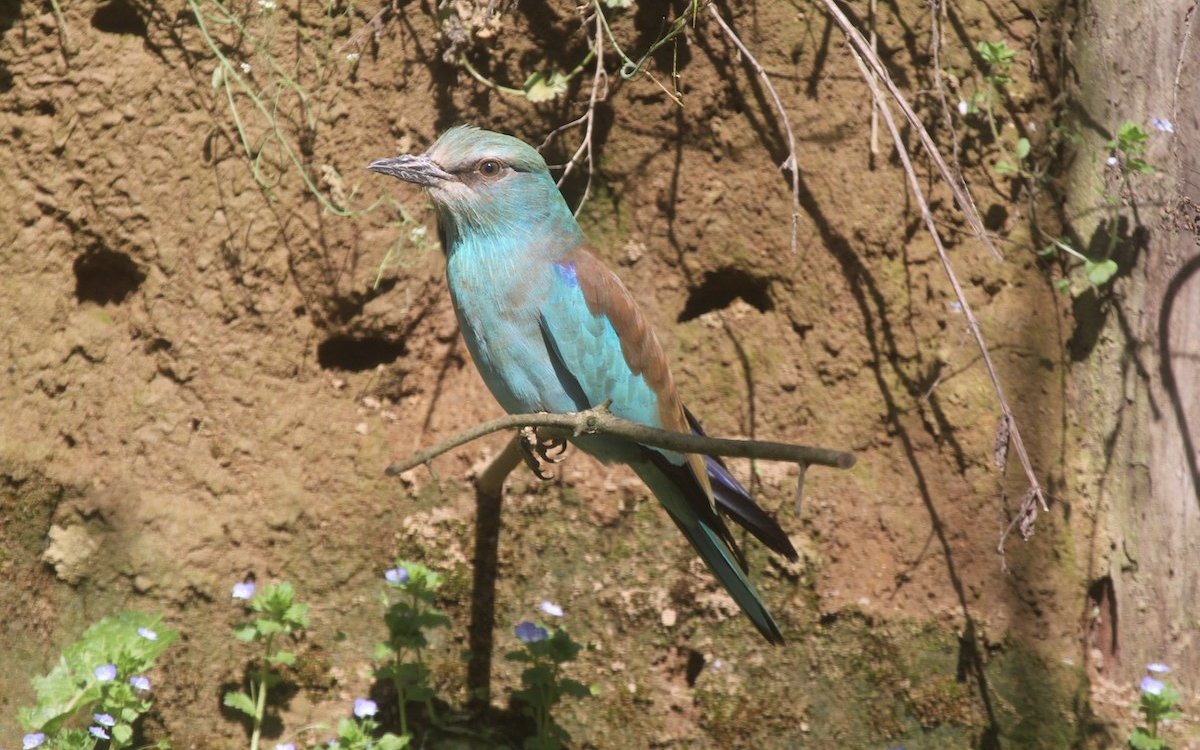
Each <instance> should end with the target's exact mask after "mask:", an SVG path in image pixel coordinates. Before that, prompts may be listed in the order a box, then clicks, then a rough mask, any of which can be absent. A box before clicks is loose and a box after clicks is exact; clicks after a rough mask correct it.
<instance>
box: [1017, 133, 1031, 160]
mask: <svg viewBox="0 0 1200 750" xmlns="http://www.w3.org/2000/svg"><path fill="white" fill-rule="evenodd" d="M1029 149H1030V145H1029V139H1028V138H1018V139H1017V158H1018V159H1024V158H1025V157H1026V156H1029Z"/></svg>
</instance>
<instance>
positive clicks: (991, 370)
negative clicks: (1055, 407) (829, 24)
mask: <svg viewBox="0 0 1200 750" xmlns="http://www.w3.org/2000/svg"><path fill="white" fill-rule="evenodd" d="M852 52H853V51H852ZM853 54H854V61H855V62H856V63H858V67H859V70H861V71H862V76H863V79H864V80H866V82H867V85H868V86H870V87H871V96H872V97H874V99H875V103H876V104H878V105H879V109H880V112H882V113H883V120H884V122H885V123H886V124H887V128H888V131H889V132H890V133H891V135H892V141H893V142H894V143H895V144H896V152H897V154H898V155H899V156H900V163H901V164H902V165H903V167H904V173H905V174H906V175H907V176H908V182H909V184H910V185H911V186H912V190H913V193H914V195H915V197H916V199H917V205H918V206H919V207H920V209H921V218H922V219H924V221H925V226H926V228H927V229H928V230H929V234H930V235H931V236H932V237H933V244H934V247H935V248H937V253H938V259H939V260H941V262H942V268H943V269H945V271H946V276H947V277H948V278H949V279H950V286H951V287H953V289H954V295H955V296H956V297H957V298H958V303H959V304H960V305H962V311H963V314H964V315H965V316H966V318H967V326H968V327H969V328H970V330H971V333H972V335H974V337H975V343H976V344H977V345H978V346H979V353H980V354H981V355H982V356H983V364H984V366H985V367H986V368H987V373H988V377H989V378H991V380H992V387H993V388H995V390H996V398H997V400H999V402H1000V412H1001V418H1002V419H1003V420H1004V421H1005V422H1007V429H1008V431H1009V437H1010V438H1011V439H1012V445H1013V448H1015V449H1016V451H1017V456H1018V458H1020V459H1021V466H1022V467H1023V468H1024V469H1025V477H1026V479H1028V481H1029V490H1028V491H1027V492H1026V493H1025V497H1024V498H1023V499H1022V501H1021V508H1020V510H1019V511H1018V513H1017V518H1016V519H1015V520H1014V522H1013V523H1014V524H1015V523H1017V522H1018V521H1020V527H1021V535H1022V536H1023V537H1024V538H1026V539H1028V538H1029V536H1030V534H1032V532H1033V519H1035V518H1036V517H1037V504H1036V503H1037V502H1038V501H1040V502H1041V506H1042V509H1043V510H1049V508H1048V507H1047V505H1046V496H1045V493H1044V492H1043V491H1042V486H1041V484H1040V483H1039V482H1038V479H1037V475H1036V474H1034V471H1033V464H1032V463H1031V462H1030V460H1029V454H1028V453H1027V452H1026V450H1025V443H1024V441H1022V440H1021V431H1020V430H1018V429H1017V420H1016V417H1014V416H1013V412H1012V408H1011V407H1009V405H1008V399H1007V398H1006V397H1005V395H1004V388H1003V387H1002V386H1001V385H1000V376H999V375H997V374H996V367H995V365H993V364H992V357H991V355H990V354H989V353H988V348H987V343H986V342H985V341H984V340H983V332H982V329H981V328H980V326H979V321H978V320H976V318H975V313H974V311H972V310H971V305H970V303H968V302H967V296H966V294H965V293H964V292H963V289H962V285H961V284H959V283H958V276H957V274H955V273H954V267H953V266H952V265H950V256H949V255H947V254H946V247H945V246H944V245H943V244H942V238H941V235H940V234H939V233H938V229H937V224H936V223H935V222H934V220H933V213H932V212H931V211H930V210H929V204H928V203H926V202H925V194H924V193H923V192H922V191H921V182H920V180H919V179H918V178H917V173H916V170H914V169H913V165H912V160H911V159H910V158H909V155H908V149H906V148H905V146H904V139H903V138H902V137H901V135H900V130H899V129H898V128H897V127H896V121H895V120H894V119H893V118H892V110H891V107H890V106H889V105H888V102H887V100H886V99H885V98H884V95H883V92H882V91H881V90H880V88H879V85H878V83H876V81H875V79H874V78H873V77H872V76H871V75H870V71H869V70H868V69H867V65H866V63H865V62H863V59H862V56H860V55H859V54H858V53H857V52H853ZM1011 529H1012V526H1011V525H1010V526H1009V528H1008V529H1007V530H1005V532H1004V534H1003V535H1002V536H1001V537H1000V546H999V551H1000V554H1001V555H1003V554H1004V540H1005V539H1006V538H1007V537H1008V532H1009V531H1011Z"/></svg>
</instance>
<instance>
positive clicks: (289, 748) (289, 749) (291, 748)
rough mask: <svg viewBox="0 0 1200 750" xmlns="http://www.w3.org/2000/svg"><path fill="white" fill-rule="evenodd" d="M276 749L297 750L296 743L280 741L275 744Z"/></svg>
mask: <svg viewBox="0 0 1200 750" xmlns="http://www.w3.org/2000/svg"><path fill="white" fill-rule="evenodd" d="M275 750H296V743H294V742H280V743H279V744H277V745H275Z"/></svg>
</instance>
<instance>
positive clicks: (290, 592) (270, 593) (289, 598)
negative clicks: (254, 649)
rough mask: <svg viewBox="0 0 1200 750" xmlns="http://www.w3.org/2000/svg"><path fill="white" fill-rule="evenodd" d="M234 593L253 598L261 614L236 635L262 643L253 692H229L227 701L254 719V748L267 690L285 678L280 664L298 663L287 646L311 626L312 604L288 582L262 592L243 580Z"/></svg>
mask: <svg viewBox="0 0 1200 750" xmlns="http://www.w3.org/2000/svg"><path fill="white" fill-rule="evenodd" d="M233 597H234V598H235V599H241V600H247V601H249V608H250V611H251V612H254V613H257V614H258V616H257V617H255V618H253V619H252V620H250V621H249V622H245V623H243V624H241V625H239V626H237V628H235V629H234V631H233V635H234V637H235V638H237V639H238V640H239V641H243V642H246V643H258V644H261V646H262V651H261V653H260V655H259V656H258V657H257V658H256V659H255V661H254V664H253V666H252V667H251V669H250V684H249V692H246V691H242V690H234V691H230V692H228V693H225V698H224V703H225V705H226V706H228V707H230V708H233V709H236V710H238V711H241V712H242V713H244V714H246V715H247V716H249V717H250V719H251V721H252V722H253V730H252V732H251V735H250V750H258V743H259V740H260V738H261V736H262V722H263V716H264V715H265V713H266V706H267V693H268V691H269V690H270V689H271V687H272V686H274V685H278V684H279V683H280V682H281V681H282V679H283V678H282V676H281V675H280V673H279V668H280V667H285V666H287V667H291V666H294V665H295V663H296V655H295V653H293V652H292V651H291V650H289V649H288V648H287V647H286V646H287V642H288V641H290V640H294V639H295V637H296V636H298V635H299V634H300V633H301V632H303V631H304V629H305V628H307V627H308V605H307V604H301V603H300V602H297V601H296V592H295V590H294V589H293V588H292V585H291V584H290V583H286V582H284V583H276V584H271V585H269V586H266V587H265V588H264V589H263V591H262V592H261V593H259V594H255V593H254V584H252V583H239V584H237V585H235V586H234V587H233Z"/></svg>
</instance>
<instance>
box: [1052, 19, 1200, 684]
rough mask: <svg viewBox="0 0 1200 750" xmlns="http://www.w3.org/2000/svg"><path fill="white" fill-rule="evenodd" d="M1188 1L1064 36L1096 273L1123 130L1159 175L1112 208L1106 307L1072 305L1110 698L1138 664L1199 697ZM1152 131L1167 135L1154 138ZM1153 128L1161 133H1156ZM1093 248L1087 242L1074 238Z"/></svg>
mask: <svg viewBox="0 0 1200 750" xmlns="http://www.w3.org/2000/svg"><path fill="white" fill-rule="evenodd" d="M1195 10H1196V7H1195V3H1194V2H1189V1H1187V0H1171V1H1167V2H1154V3H1127V2H1121V0H1100V2H1097V3H1095V4H1092V5H1091V6H1089V7H1087V8H1086V9H1084V10H1083V11H1082V13H1083V16H1082V17H1081V19H1080V24H1079V26H1078V28H1077V31H1076V34H1075V41H1076V44H1077V47H1078V49H1077V59H1076V63H1077V68H1076V69H1077V71H1078V75H1079V79H1080V88H1081V90H1080V92H1079V93H1080V96H1079V104H1080V108H1081V112H1080V114H1081V120H1082V123H1083V126H1084V128H1085V129H1087V130H1088V132H1087V133H1085V139H1086V140H1085V142H1086V144H1087V145H1086V147H1085V148H1083V149H1081V150H1080V152H1079V153H1080V154H1082V155H1083V157H1082V158H1080V159H1079V160H1078V161H1077V163H1076V164H1075V165H1074V167H1073V169H1072V172H1071V189H1070V193H1071V196H1072V197H1071V199H1070V201H1069V205H1068V213H1069V215H1070V216H1072V217H1075V219H1074V221H1075V224H1074V227H1073V228H1074V230H1075V232H1076V234H1077V236H1078V237H1080V238H1084V239H1085V243H1084V244H1085V245H1086V246H1087V247H1088V249H1089V255H1090V256H1091V257H1093V258H1095V257H1096V255H1097V254H1099V253H1098V250H1097V249H1098V248H1102V247H1104V246H1105V245H1106V243H1107V238H1108V236H1109V230H1110V228H1111V227H1112V221H1113V218H1112V217H1113V214H1112V209H1111V207H1110V205H1111V204H1108V203H1106V201H1105V199H1104V197H1102V196H1104V195H1108V196H1116V195H1117V194H1118V190H1117V187H1119V179H1118V178H1117V176H1116V175H1117V173H1118V169H1117V168H1114V167H1113V166H1111V165H1108V164H1106V157H1108V155H1109V154H1110V153H1111V150H1110V148H1109V147H1108V146H1107V145H1106V142H1107V141H1108V140H1109V139H1111V138H1114V137H1115V133H1116V130H1117V127H1118V126H1119V125H1120V124H1121V123H1122V122H1124V121H1133V122H1136V123H1139V124H1140V125H1142V127H1144V128H1146V129H1147V131H1148V132H1149V133H1150V138H1149V144H1148V149H1147V160H1148V161H1149V162H1150V163H1151V164H1152V165H1154V167H1155V168H1156V170H1157V174H1155V175H1153V176H1149V177H1140V176H1139V177H1135V178H1134V179H1133V180H1132V183H1131V184H1132V189H1131V190H1128V191H1125V193H1124V195H1122V207H1121V208H1120V212H1121V214H1122V216H1123V218H1122V219H1118V221H1117V225H1116V228H1115V231H1116V232H1117V233H1118V235H1119V237H1120V239H1119V242H1118V245H1117V251H1116V253H1115V254H1114V259H1115V260H1117V262H1118V263H1119V264H1120V266H1121V275H1122V278H1121V279H1120V280H1118V281H1117V283H1116V284H1115V285H1114V287H1113V292H1112V293H1111V295H1107V296H1106V295H1105V294H1103V293H1102V294H1100V295H1097V294H1095V293H1094V292H1088V293H1086V294H1083V295H1080V296H1079V297H1078V298H1077V299H1076V303H1075V308H1076V318H1077V328H1076V331H1075V335H1074V337H1073V339H1072V342H1071V348H1072V354H1073V355H1074V357H1075V359H1076V362H1077V365H1076V372H1075V374H1076V383H1077V384H1078V386H1079V391H1078V394H1077V396H1076V399H1077V405H1078V408H1079V420H1080V424H1079V426H1080V428H1081V429H1080V436H1081V438H1082V442H1081V444H1080V455H1079V456H1078V459H1079V461H1080V462H1081V463H1080V466H1081V467H1082V468H1083V471H1082V472H1081V473H1080V477H1081V478H1080V484H1079V487H1078V489H1079V491H1080V492H1081V493H1082V494H1083V496H1084V497H1086V498H1088V499H1089V500H1090V501H1091V502H1090V503H1089V505H1090V507H1094V508H1095V509H1096V514H1097V515H1096V517H1095V524H1096V529H1097V533H1096V534H1095V535H1094V542H1093V545H1094V546H1093V554H1092V558H1091V565H1092V571H1093V575H1092V580H1093V585H1092V588H1091V594H1092V601H1093V605H1094V606H1093V607H1092V608H1091V612H1089V613H1088V617H1089V623H1090V634H1089V637H1090V639H1091V642H1090V649H1089V662H1090V667H1091V669H1092V670H1093V675H1095V676H1098V677H1100V678H1104V679H1107V680H1112V681H1116V682H1117V683H1118V684H1120V685H1121V686H1122V687H1127V685H1128V684H1129V683H1133V682H1136V681H1137V680H1138V679H1139V678H1140V676H1141V675H1142V674H1143V673H1144V672H1143V669H1144V665H1145V664H1146V663H1147V662H1152V661H1163V662H1167V663H1169V664H1170V665H1171V666H1172V667H1173V668H1174V673H1173V675H1172V677H1173V678H1175V681H1176V683H1177V684H1179V683H1181V686H1182V687H1183V693H1184V695H1185V696H1186V695H1189V694H1192V695H1194V694H1195V691H1196V690H1197V689H1200V681H1198V680H1197V677H1196V676H1197V675H1198V674H1200V650H1198V649H1196V648H1193V645H1194V641H1195V640H1196V635H1197V619H1196V611H1195V603H1196V601H1197V594H1198V593H1200V592H1198V590H1197V589H1198V583H1200V466H1198V465H1200V457H1198V455H1197V443H1198V442H1200V441H1198V439H1197V432H1198V431H1200V252H1198V250H1197V237H1198V234H1197V227H1198V226H1200V186H1198V185H1200V133H1198V132H1197V121H1198V113H1200V42H1198V41H1197V40H1195V39H1193V38H1192V37H1193V33H1192V32H1193V27H1194V25H1195V21H1196V18H1195V16H1196V13H1195ZM1152 118H1162V119H1165V120H1169V121H1170V123H1171V124H1172V126H1173V128H1174V130H1175V132H1174V133H1170V132H1164V131H1163V130H1160V129H1159V128H1156V127H1155V126H1153V125H1152V124H1150V123H1151V120H1152ZM1162 127H1166V126H1165V125H1163V126H1162ZM1088 238H1091V239H1092V242H1090V243H1087V242H1086V239H1088Z"/></svg>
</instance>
